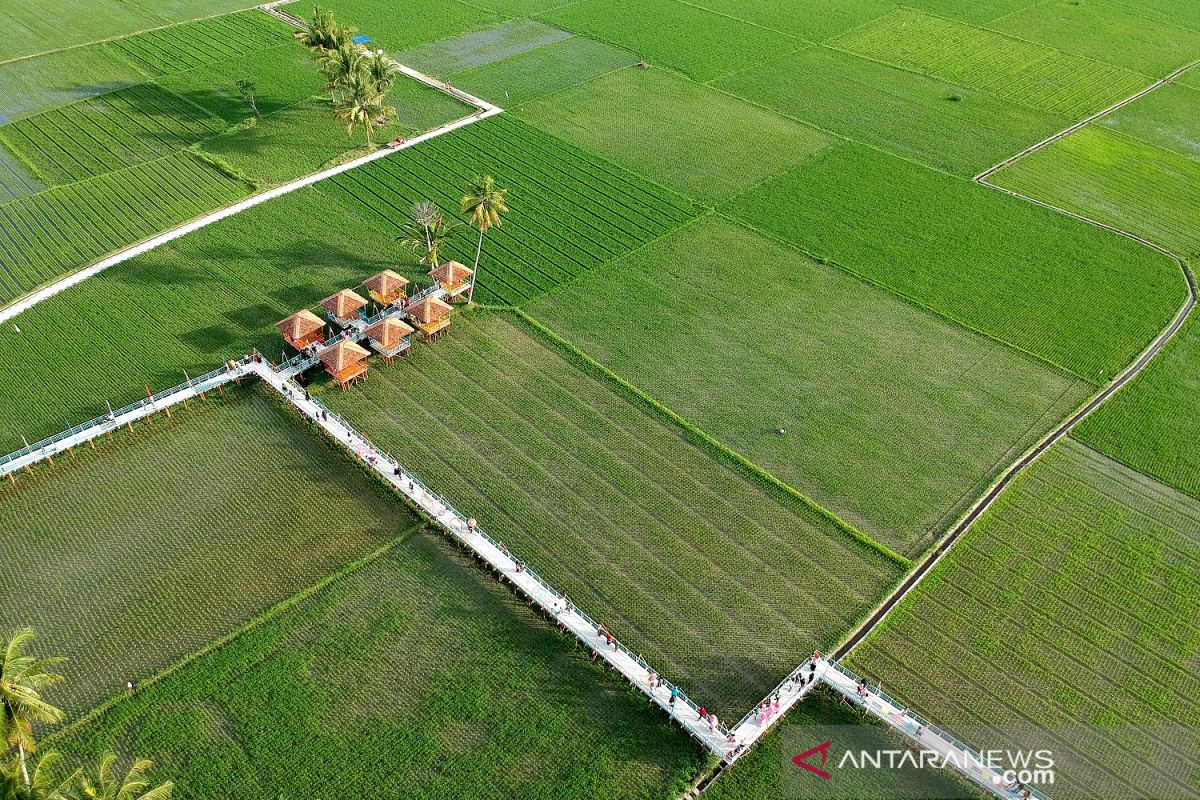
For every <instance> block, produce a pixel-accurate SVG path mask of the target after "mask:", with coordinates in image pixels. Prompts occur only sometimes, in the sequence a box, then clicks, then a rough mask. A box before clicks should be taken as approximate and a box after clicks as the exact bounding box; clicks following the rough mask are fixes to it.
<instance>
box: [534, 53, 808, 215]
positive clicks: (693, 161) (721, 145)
mask: <svg viewBox="0 0 1200 800" xmlns="http://www.w3.org/2000/svg"><path fill="white" fill-rule="evenodd" d="M647 108H653V109H655V113H654V114H647V113H646V109H647ZM520 113H521V116H522V117H523V118H525V119H528V120H529V121H530V122H532V123H533V124H535V125H537V126H538V127H540V128H543V129H545V130H548V131H550V132H551V133H554V134H556V135H558V136H561V137H563V138H564V139H567V140H569V141H571V142H574V143H575V144H578V145H580V146H581V147H584V148H586V149H588V150H591V151H593V152H598V153H600V154H601V155H603V156H605V157H606V158H610V159H612V160H613V161H616V162H617V163H618V164H621V165H622V166H625V167H628V168H629V169H631V170H633V171H634V172H637V173H639V174H641V175H645V176H646V177H648V178H652V179H654V180H656V181H658V182H660V183H662V184H665V185H666V186H669V187H671V188H672V189H675V190H676V191H678V192H682V193H683V194H686V195H689V196H691V197H694V198H696V199H698V200H701V201H703V202H706V203H715V202H719V201H720V200H723V199H728V198H729V197H731V196H733V195H735V194H737V193H738V192H741V191H745V190H746V189H748V188H750V187H752V186H755V185H757V184H759V183H761V182H762V181H764V180H766V179H767V178H769V177H771V176H773V175H776V174H778V173H780V172H783V171H784V170H786V169H787V168H789V167H792V166H795V165H796V164H798V163H800V162H801V161H803V160H804V159H805V158H807V157H808V156H809V155H811V154H812V153H814V152H816V151H817V150H819V149H821V148H822V147H824V146H825V145H826V144H827V143H828V139H827V138H826V137H825V136H824V135H823V134H821V133H820V132H818V131H815V130H813V129H812V128H808V127H805V126H804V125H800V124H798V123H796V122H794V121H792V120H790V119H786V118H784V117H781V116H779V115H777V114H773V113H771V112H770V111H766V110H764V109H761V108H758V107H756V106H753V105H750V104H749V103H744V102H742V101H740V100H738V99H736V98H733V97H730V96H729V95H727V94H724V93H722V92H718V91H716V90H714V89H710V88H709V87H707V86H702V85H699V84H696V83H694V82H692V81H689V80H686V79H684V78H680V77H677V76H675V75H672V74H671V73H669V72H665V71H663V70H648V71H646V70H639V69H624V70H621V71H619V72H613V73H610V74H608V75H605V76H604V77H602V78H597V79H596V80H594V81H589V82H587V83H584V84H580V85H578V86H575V87H573V88H571V89H567V90H565V91H562V92H559V93H557V94H555V95H553V96H551V97H548V98H545V99H543V100H540V101H535V102H532V103H529V104H526V105H524V106H522V107H521V112H520Z"/></svg>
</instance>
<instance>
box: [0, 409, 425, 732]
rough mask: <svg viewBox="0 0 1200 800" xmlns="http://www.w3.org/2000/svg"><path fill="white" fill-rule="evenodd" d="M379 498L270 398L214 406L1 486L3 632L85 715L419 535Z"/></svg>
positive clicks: (408, 518)
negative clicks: (53, 657) (18, 635)
mask: <svg viewBox="0 0 1200 800" xmlns="http://www.w3.org/2000/svg"><path fill="white" fill-rule="evenodd" d="M230 394H232V396H229V395H230ZM376 486H377V485H376V484H374V482H373V481H371V480H369V479H368V478H367V477H366V476H365V475H364V474H362V473H359V472H358V471H357V470H354V469H351V468H349V467H348V466H347V464H345V463H342V462H341V461H340V460H339V459H337V458H332V457H331V456H330V453H329V452H328V448H327V446H326V445H325V444H324V443H323V442H322V441H321V440H320V439H319V438H317V437H316V436H315V435H313V434H312V433H310V432H309V431H307V430H306V429H304V428H303V427H302V426H301V425H300V423H299V421H298V420H295V419H293V417H292V415H291V414H290V413H289V412H285V411H284V410H283V408H282V406H280V405H279V404H278V403H277V402H276V401H275V400H273V399H270V398H269V397H268V396H267V394H266V392H265V390H257V391H234V392H232V393H231V392H229V391H226V397H223V398H222V397H219V396H217V395H216V393H213V396H212V397H210V398H209V399H208V400H207V401H196V402H193V403H192V404H191V408H190V410H187V411H185V410H183V409H182V408H181V409H179V410H178V411H177V412H176V413H175V414H174V416H173V417H172V418H171V419H166V418H160V419H155V420H154V421H153V422H149V423H141V424H139V425H138V426H137V428H135V432H134V433H128V432H121V433H119V434H117V435H116V437H115V438H114V439H113V440H112V441H108V440H101V442H100V444H99V445H98V446H97V449H96V450H95V451H94V452H93V451H90V450H87V449H82V450H80V451H78V453H77V454H76V456H75V457H73V458H70V459H68V458H66V457H65V456H64V457H63V458H61V459H59V460H58V461H57V463H56V464H55V465H53V466H50V465H43V466H39V467H37V468H35V471H34V474H33V476H32V477H27V476H25V475H23V474H22V475H21V477H20V479H19V480H18V481H17V483H16V484H15V485H9V484H8V482H7V481H6V482H5V483H4V485H3V486H0V529H2V530H3V531H4V537H3V538H2V539H0V627H2V628H3V629H4V630H12V629H15V628H16V627H19V626H21V625H33V626H34V627H35V628H36V629H37V631H38V634H39V637H38V638H39V646H40V648H42V652H47V653H55V654H58V655H62V656H65V657H67V658H68V659H69V661H68V662H67V664H65V665H64V667H63V672H64V674H66V675H67V676H68V680H67V682H66V683H65V684H64V685H63V686H62V687H61V688H55V689H54V696H55V698H56V699H57V700H59V701H61V703H60V704H61V705H63V706H65V707H66V708H67V709H69V710H70V711H71V712H74V713H78V712H81V711H83V710H85V709H86V708H88V707H90V706H91V705H93V704H94V703H96V702H98V701H100V700H102V699H104V698H106V697H108V696H110V695H113V694H116V693H117V692H119V691H120V690H121V689H123V687H124V685H125V681H127V680H135V681H136V680H140V679H142V678H146V677H148V676H149V675H151V674H153V673H154V672H156V671H157V670H159V669H162V668H163V667H165V666H167V665H168V664H169V663H171V662H173V661H175V660H176V659H178V658H181V657H182V656H184V655H186V654H187V653H189V652H191V651H193V650H195V649H196V648H199V647H202V646H204V645H206V644H208V643H209V642H211V641H212V640H213V639H215V638H217V637H219V636H222V635H224V634H225V633H227V632H229V631H231V630H233V629H234V628H236V627H237V626H239V625H241V624H242V623H244V622H246V621H247V620H248V619H249V618H251V617H252V616H254V615H255V614H257V613H259V612H261V611H263V610H265V609H266V608H268V607H269V606H271V605H273V604H274V603H276V602H278V601H280V600H283V599H284V598H285V597H287V596H288V595H291V594H293V593H294V592H297V591H299V590H301V589H304V588H307V587H308V586H310V585H311V584H313V583H315V582H316V581H317V580H319V579H320V578H322V577H323V576H325V575H326V574H328V573H330V572H333V571H334V570H336V569H338V568H340V567H341V566H342V565H344V564H345V563H347V562H348V561H352V560H354V559H356V558H360V557H362V556H364V555H366V554H368V553H370V552H371V551H373V550H375V549H376V548H379V547H380V546H382V545H383V544H385V543H387V542H389V541H391V540H392V539H393V538H395V537H396V536H397V535H400V534H402V533H404V532H406V531H407V530H408V529H410V528H413V527H415V526H416V524H417V520H416V518H415V517H414V516H413V515H412V514H410V513H409V512H407V511H406V510H405V509H404V507H403V506H401V505H400V504H399V503H397V502H396V501H395V500H394V499H393V498H392V497H391V496H390V495H389V494H387V493H385V492H384V491H383V490H382V489H381V488H376ZM332 509H336V513H330V511H331V510H332Z"/></svg>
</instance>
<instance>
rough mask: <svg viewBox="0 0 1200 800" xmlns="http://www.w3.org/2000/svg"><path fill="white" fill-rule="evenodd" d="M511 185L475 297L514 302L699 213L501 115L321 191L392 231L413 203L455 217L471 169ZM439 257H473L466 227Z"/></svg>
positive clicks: (467, 259) (678, 199)
mask: <svg viewBox="0 0 1200 800" xmlns="http://www.w3.org/2000/svg"><path fill="white" fill-rule="evenodd" d="M484 174H486V175H492V176H493V177H495V179H496V183H497V184H498V185H500V186H503V187H505V188H507V189H508V194H507V196H506V199H505V202H506V204H507V205H508V207H509V209H510V210H509V212H508V214H507V215H506V218H505V222H504V224H503V225H502V227H500V228H498V229H497V230H494V231H493V232H492V233H491V234H490V235H489V236H488V239H487V241H486V242H485V244H484V252H483V260H482V261H481V266H480V270H481V275H480V279H479V289H478V293H477V295H476V296H477V298H478V299H480V300H482V301H484V302H497V301H498V302H501V303H519V302H522V301H524V300H528V299H530V298H532V297H537V296H539V295H541V294H543V293H544V292H546V291H547V290H549V289H551V288H553V287H554V286H557V285H560V284H562V283H565V282H568V281H570V280H573V279H575V278H577V277H578V276H580V275H582V274H584V273H586V272H587V271H588V270H591V269H594V268H596V267H598V266H599V265H601V264H603V263H605V262H607V261H609V260H611V259H613V258H615V257H617V256H619V255H622V254H624V253H627V252H629V251H630V250H633V249H636V248H637V247H640V246H641V245H643V244H645V243H646V242H649V241H653V240H654V239H656V238H658V237H660V236H663V235H664V234H667V233H669V232H670V231H672V230H674V229H675V228H678V227H679V226H680V225H682V224H683V223H685V222H686V221H688V220H689V219H691V218H692V217H693V216H695V214H696V213H697V209H695V208H694V207H693V206H692V204H691V203H690V202H689V201H687V200H686V199H684V198H683V197H680V196H679V195H675V194H673V193H671V192H669V191H667V190H665V189H662V188H660V187H658V186H656V185H654V184H652V183H650V182H649V181H647V180H646V179H644V178H640V177H637V176H635V175H634V174H632V173H630V172H627V171H626V170H624V169H621V168H620V167H617V166H615V165H613V164H611V163H607V162H604V161H601V160H600V159H599V158H597V157H595V156H592V155H589V154H588V153H587V152H586V151H583V150H580V149H579V148H577V147H574V146H572V145H569V144H567V143H566V142H564V141H562V140H561V139H558V138H556V137H554V136H551V135H549V134H547V133H544V132H542V131H540V130H538V129H537V128H534V127H532V126H530V125H526V124H523V123H521V122H519V121H517V120H515V119H513V118H512V117H511V115H508V114H503V115H500V116H497V117H491V118H489V119H486V120H483V121H482V122H478V123H476V124H473V125H470V126H468V127H465V128H460V129H459V130H457V131H454V132H453V133H451V134H447V135H445V136H440V137H438V138H437V139H434V140H432V141H430V142H428V143H426V144H424V145H422V146H421V147H419V148H412V149H409V150H404V151H401V152H399V153H397V154H396V155H395V156H392V157H390V158H387V159H381V160H379V161H375V162H372V163H371V164H368V165H365V166H363V167H362V168H360V169H356V170H352V171H351V172H347V173H344V174H342V175H339V176H337V177H335V178H331V179H329V180H327V181H323V182H322V183H321V184H320V186H319V187H318V188H319V190H320V191H321V192H322V193H323V194H325V195H327V196H328V197H329V198H330V199H331V201H336V202H337V203H339V204H343V205H345V207H347V208H349V209H351V210H353V211H354V212H355V213H356V214H358V215H359V216H360V217H361V218H362V219H363V220H365V221H366V222H367V223H369V224H370V225H372V226H374V227H376V228H378V229H380V230H382V231H383V232H385V233H388V234H390V235H392V236H395V235H397V233H398V232H399V231H400V230H401V228H402V226H403V224H404V221H405V220H406V219H407V217H408V214H409V207H410V206H411V205H412V204H413V203H414V202H416V201H418V200H426V199H430V200H433V201H435V202H437V203H438V204H440V205H441V207H442V208H443V209H444V210H446V211H447V212H449V213H451V214H453V213H454V212H455V211H456V210H457V208H458V203H459V199H460V198H461V197H462V194H463V192H464V191H465V190H466V189H467V188H468V187H470V185H471V181H472V179H473V178H474V176H475V175H484ZM459 233H460V234H461V235H459V236H457V237H455V238H454V239H453V240H452V241H451V242H450V243H449V246H448V248H447V252H446V255H447V256H449V257H452V258H456V259H458V260H459V261H462V262H464V263H471V262H472V261H473V260H474V255H475V246H476V237H475V236H474V235H473V233H472V232H471V231H469V230H467V229H465V228H463V229H460V230H459Z"/></svg>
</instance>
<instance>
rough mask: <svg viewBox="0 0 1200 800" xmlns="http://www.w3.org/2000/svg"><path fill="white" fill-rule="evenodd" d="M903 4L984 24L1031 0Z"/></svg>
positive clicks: (932, 0) (909, 1)
mask: <svg viewBox="0 0 1200 800" xmlns="http://www.w3.org/2000/svg"><path fill="white" fill-rule="evenodd" d="M1135 1H1136V0H1135ZM902 5H904V6H906V7H908V8H919V9H921V10H922V11H928V12H929V13H930V14H937V15H938V16H940V17H949V18H950V19H956V20H960V21H961V22H969V23H972V24H975V25H983V24H985V23H988V22H990V21H991V20H994V19H1000V18H1003V17H1004V16H1005V15H1007V14H1011V13H1013V12H1014V11H1020V10H1021V9H1022V8H1025V7H1026V6H1028V5H1029V0H905V2H904V3H903V4H902Z"/></svg>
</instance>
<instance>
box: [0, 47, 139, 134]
mask: <svg viewBox="0 0 1200 800" xmlns="http://www.w3.org/2000/svg"><path fill="white" fill-rule="evenodd" d="M143 80H145V76H143V75H142V74H141V73H140V72H138V71H137V70H136V69H134V67H133V66H132V65H131V64H129V62H127V61H125V59H123V58H121V57H120V56H119V55H117V54H116V53H114V52H112V51H111V50H110V49H109V48H107V47H104V46H102V45H90V46H87V47H76V48H72V49H70V50H60V51H58V52H56V53H47V54H45V55H41V56H36V57H34V58H23V59H21V60H20V61H10V62H8V63H6V64H0V125H3V124H6V123H9V122H12V121H13V120H16V119H20V118H21V117H26V116H29V115H31V114H37V113H39V112H42V111H46V110H48V109H51V108H55V107H56V106H60V105H65V104H67V103H73V102H75V101H76V100H82V99H84V98H88V97H93V96H95V95H98V94H103V93H104V92H111V91H113V90H114V89H120V88H123V87H126V86H132V85H134V84H137V83H141V82H142V81H143Z"/></svg>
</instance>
